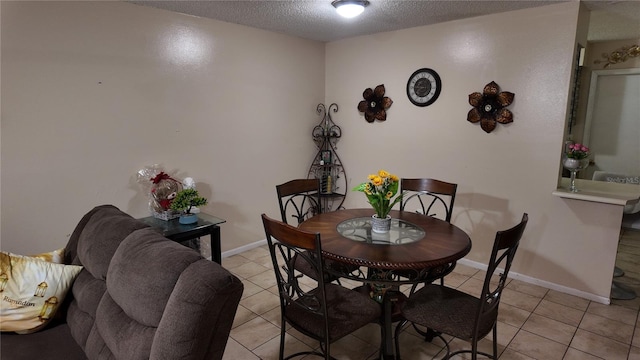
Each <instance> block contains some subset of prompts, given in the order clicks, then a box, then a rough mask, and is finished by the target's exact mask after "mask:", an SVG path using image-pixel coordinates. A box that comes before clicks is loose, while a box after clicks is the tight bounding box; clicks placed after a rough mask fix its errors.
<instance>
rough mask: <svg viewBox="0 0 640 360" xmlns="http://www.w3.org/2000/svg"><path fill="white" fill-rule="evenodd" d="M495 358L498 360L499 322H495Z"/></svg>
mask: <svg viewBox="0 0 640 360" xmlns="http://www.w3.org/2000/svg"><path fill="white" fill-rule="evenodd" d="M493 359H494V360H498V322H497V321H496V323H495V324H493Z"/></svg>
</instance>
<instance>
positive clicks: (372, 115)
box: [358, 84, 393, 123]
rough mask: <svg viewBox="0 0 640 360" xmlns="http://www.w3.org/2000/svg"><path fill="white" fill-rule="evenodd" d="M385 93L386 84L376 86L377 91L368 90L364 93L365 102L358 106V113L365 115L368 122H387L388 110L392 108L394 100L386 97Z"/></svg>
mask: <svg viewBox="0 0 640 360" xmlns="http://www.w3.org/2000/svg"><path fill="white" fill-rule="evenodd" d="M384 92H385V88H384V84H381V85H378V86H376V88H375V90H371V88H368V89H366V90H365V91H364V92H363V93H362V97H364V100H362V101H360V103H359V104H358V111H360V112H363V113H364V118H365V120H367V122H370V123H372V122H373V121H374V120H380V121H385V120H387V109H389V107H391V104H393V100H391V99H390V98H388V97H386V96H384Z"/></svg>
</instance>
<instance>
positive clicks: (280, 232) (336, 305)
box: [262, 214, 381, 359]
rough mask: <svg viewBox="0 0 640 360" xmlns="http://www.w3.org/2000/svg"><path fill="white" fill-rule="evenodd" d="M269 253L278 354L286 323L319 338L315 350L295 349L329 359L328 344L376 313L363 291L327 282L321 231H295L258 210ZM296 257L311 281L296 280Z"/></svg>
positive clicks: (282, 350)
mask: <svg viewBox="0 0 640 360" xmlns="http://www.w3.org/2000/svg"><path fill="white" fill-rule="evenodd" d="M262 223H263V225H264V231H265V235H266V237H267V242H268V245H269V253H270V254H271V260H272V262H273V269H274V272H275V276H276V281H277V285H278V292H279V294H280V313H281V326H280V353H279V358H280V359H283V358H284V345H285V329H286V324H287V323H288V324H289V325H291V326H292V327H293V328H294V329H296V330H298V331H300V332H301V333H303V334H305V335H306V336H309V337H311V338H313V339H316V340H318V341H319V342H320V348H319V349H320V351H308V352H299V353H296V354H292V355H289V356H287V357H286V359H289V358H292V357H296V356H300V355H303V354H315V355H320V356H322V357H324V358H326V359H331V355H330V352H331V343H333V342H335V341H336V340H339V339H340V338H342V337H344V336H346V335H348V334H350V333H352V332H354V331H355V330H358V329H359V328H361V327H363V326H365V325H367V324H369V323H370V322H374V321H375V320H377V319H378V318H379V317H380V313H381V309H380V305H379V304H378V303H376V302H375V301H373V300H372V299H371V298H370V297H369V296H368V295H367V294H361V293H359V292H356V291H354V290H351V289H347V288H345V287H342V286H340V285H337V284H333V283H329V282H326V280H325V276H324V274H323V273H324V271H325V270H324V269H325V268H324V264H323V263H324V260H323V256H322V247H321V242H320V234H319V233H312V232H307V231H303V230H300V229H298V228H295V227H293V226H291V225H288V224H285V223H284V222H281V221H277V220H274V219H271V218H269V217H268V216H266V215H265V214H262ZM294 257H295V258H296V259H297V261H305V262H307V263H308V265H307V268H308V269H312V271H315V272H316V274H315V277H314V279H316V280H315V283H310V282H309V281H308V280H305V281H299V280H300V279H301V278H302V275H300V273H299V272H298V270H297V269H296V268H295V267H294V263H295V261H293V260H294Z"/></svg>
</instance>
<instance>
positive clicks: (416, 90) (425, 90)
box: [407, 68, 442, 106]
mask: <svg viewBox="0 0 640 360" xmlns="http://www.w3.org/2000/svg"><path fill="white" fill-rule="evenodd" d="M440 90H442V81H441V80H440V76H439V75H438V73H437V72H435V71H433V70H432V69H427V68H423V69H420V70H416V71H415V72H414V73H413V74H411V76H410V77H409V81H407V96H408V97H409V100H410V101H411V102H412V103H413V105H416V106H427V105H431V104H433V103H434V102H435V101H436V100H437V99H438V96H440Z"/></svg>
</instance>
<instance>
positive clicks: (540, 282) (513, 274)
mask: <svg viewBox="0 0 640 360" xmlns="http://www.w3.org/2000/svg"><path fill="white" fill-rule="evenodd" d="M458 264H463V265H466V266H469V267H472V268H474V269H478V270H483V271H486V270H487V265H486V264H483V263H479V262H477V261H472V260H469V259H462V260H458ZM509 278H511V279H516V280H520V281H522V282H526V283H528V284H533V285H538V286H542V287H545V288H547V289H551V290H555V291H558V292H561V293H564V294H569V295H573V296H577V297H580V298H583V299H587V300H591V301H595V302H598V303H601V304H605V305H609V304H610V303H611V299H610V298H608V297H604V296H599V295H596V294H592V293H588V292H585V291H582V290H577V289H574V288H570V287H567V286H564V285H558V284H556V283H552V282H549V281H545V280H540V279H537V278H534V277H531V276H527V275H522V274H519V273H517V272H514V271H510V272H509Z"/></svg>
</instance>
